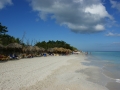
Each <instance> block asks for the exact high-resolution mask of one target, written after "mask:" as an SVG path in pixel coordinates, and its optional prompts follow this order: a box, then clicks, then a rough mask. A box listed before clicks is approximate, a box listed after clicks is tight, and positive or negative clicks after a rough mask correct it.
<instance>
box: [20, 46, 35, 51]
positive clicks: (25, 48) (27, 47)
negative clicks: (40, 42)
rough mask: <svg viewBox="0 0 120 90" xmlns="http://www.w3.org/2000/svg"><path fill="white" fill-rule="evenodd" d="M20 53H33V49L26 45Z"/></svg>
mask: <svg viewBox="0 0 120 90" xmlns="http://www.w3.org/2000/svg"><path fill="white" fill-rule="evenodd" d="M22 51H23V52H33V51H34V48H33V46H30V45H28V46H25V47H23V49H22Z"/></svg>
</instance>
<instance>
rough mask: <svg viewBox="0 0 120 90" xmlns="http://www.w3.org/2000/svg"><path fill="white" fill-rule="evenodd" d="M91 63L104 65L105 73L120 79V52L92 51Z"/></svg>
mask: <svg viewBox="0 0 120 90" xmlns="http://www.w3.org/2000/svg"><path fill="white" fill-rule="evenodd" d="M91 56H92V57H94V59H91V61H92V60H93V61H92V62H91V63H93V62H94V64H95V63H96V64H95V65H97V64H98V65H97V66H100V67H102V69H103V73H104V74H105V75H106V76H108V77H110V78H113V79H117V81H118V80H119V79H120V52H118V51H116V52H115V51H114V52H91Z"/></svg>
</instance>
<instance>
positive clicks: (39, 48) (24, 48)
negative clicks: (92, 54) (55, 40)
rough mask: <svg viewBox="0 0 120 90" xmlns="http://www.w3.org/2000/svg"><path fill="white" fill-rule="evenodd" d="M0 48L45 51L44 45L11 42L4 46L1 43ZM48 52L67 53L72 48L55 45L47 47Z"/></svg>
mask: <svg viewBox="0 0 120 90" xmlns="http://www.w3.org/2000/svg"><path fill="white" fill-rule="evenodd" d="M0 49H12V50H18V49H20V50H22V51H23V52H40V51H42V52H43V51H45V49H44V48H42V47H38V46H30V45H28V46H22V45H20V44H18V43H11V44H8V45H7V46H3V45H1V44H0ZM47 52H51V53H52V52H55V53H57V52H59V53H66V52H67V53H70V52H72V51H71V50H70V49H65V48H62V47H60V48H58V47H54V48H49V49H47Z"/></svg>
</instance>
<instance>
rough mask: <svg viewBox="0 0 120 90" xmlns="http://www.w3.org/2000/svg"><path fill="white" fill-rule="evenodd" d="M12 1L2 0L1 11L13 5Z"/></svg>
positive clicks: (0, 0)
mask: <svg viewBox="0 0 120 90" xmlns="http://www.w3.org/2000/svg"><path fill="white" fill-rule="evenodd" d="M12 4H13V3H12V0H0V9H3V8H4V7H5V6H6V5H12Z"/></svg>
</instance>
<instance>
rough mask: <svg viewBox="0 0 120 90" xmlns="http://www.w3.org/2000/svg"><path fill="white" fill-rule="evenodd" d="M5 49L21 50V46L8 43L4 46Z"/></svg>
mask: <svg viewBox="0 0 120 90" xmlns="http://www.w3.org/2000/svg"><path fill="white" fill-rule="evenodd" d="M6 48H9V49H22V45H20V44H18V43H10V44H8V45H7V46H6Z"/></svg>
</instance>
